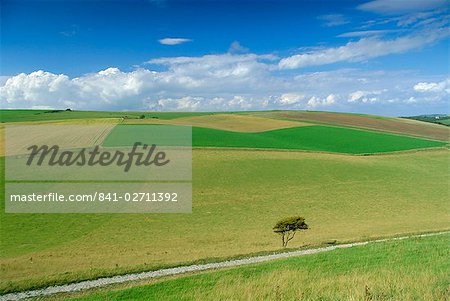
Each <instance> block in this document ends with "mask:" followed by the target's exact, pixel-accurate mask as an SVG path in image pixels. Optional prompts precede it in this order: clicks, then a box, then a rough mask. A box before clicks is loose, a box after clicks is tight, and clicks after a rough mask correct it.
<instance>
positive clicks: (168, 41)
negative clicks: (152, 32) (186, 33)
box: [158, 38, 192, 45]
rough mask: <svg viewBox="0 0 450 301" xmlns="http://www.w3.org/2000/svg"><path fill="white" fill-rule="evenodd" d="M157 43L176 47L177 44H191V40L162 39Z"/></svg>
mask: <svg viewBox="0 0 450 301" xmlns="http://www.w3.org/2000/svg"><path fill="white" fill-rule="evenodd" d="M158 42H159V43H161V44H163V45H178V44H183V43H186V42H192V40H191V39H185V38H164V39H160V40H158Z"/></svg>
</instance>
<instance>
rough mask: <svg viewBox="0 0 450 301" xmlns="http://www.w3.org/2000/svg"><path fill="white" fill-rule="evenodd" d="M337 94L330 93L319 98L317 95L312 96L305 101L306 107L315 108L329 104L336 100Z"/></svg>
mask: <svg viewBox="0 0 450 301" xmlns="http://www.w3.org/2000/svg"><path fill="white" fill-rule="evenodd" d="M336 99H337V96H336V95H335V94H330V95H328V96H327V97H325V98H320V97H317V96H312V97H311V98H310V99H309V100H308V102H307V103H306V106H307V108H317V107H323V106H330V105H333V104H334V103H335V102H336Z"/></svg>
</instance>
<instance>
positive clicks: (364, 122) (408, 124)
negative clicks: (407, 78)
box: [255, 111, 450, 141]
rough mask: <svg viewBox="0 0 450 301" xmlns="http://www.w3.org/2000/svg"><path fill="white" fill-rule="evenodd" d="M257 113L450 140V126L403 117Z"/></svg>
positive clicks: (317, 113) (318, 113)
mask: <svg viewBox="0 0 450 301" xmlns="http://www.w3.org/2000/svg"><path fill="white" fill-rule="evenodd" d="M255 114H257V115H258V116H267V117H273V118H282V119H287V120H298V121H303V122H313V123H323V124H332V125H341V126H351V127H357V128H366V129H372V130H380V131H386V132H392V133H398V134H404V135H411V136H418V137H425V138H428V139H435V140H442V141H449V140H450V128H448V127H445V126H442V125H437V124H431V123H426V122H419V121H415V120H408V119H403V118H389V117H379V116H370V115H358V114H346V113H329V112H304V111H275V112H263V113H255Z"/></svg>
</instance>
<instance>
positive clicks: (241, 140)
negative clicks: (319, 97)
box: [103, 125, 446, 154]
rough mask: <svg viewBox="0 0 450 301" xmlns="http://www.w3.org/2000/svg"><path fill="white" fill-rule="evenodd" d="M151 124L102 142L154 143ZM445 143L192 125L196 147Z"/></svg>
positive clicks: (386, 148)
mask: <svg viewBox="0 0 450 301" xmlns="http://www.w3.org/2000/svg"><path fill="white" fill-rule="evenodd" d="M148 126H149V125H118V126H116V127H114V129H113V130H112V131H111V132H110V134H109V135H108V137H106V139H105V141H104V142H103V145H104V146H126V145H133V144H134V143H135V142H136V141H140V142H149V143H151V141H153V140H154V137H151V136H150V137H149V136H148V135H149V134H148V133H149V131H148V130H147V127H148ZM150 126H152V125H150ZM150 133H151V132H150ZM152 139H153V140H152ZM445 144H446V143H444V142H439V141H431V140H424V139H420V138H412V137H406V136H399V135H392V134H386V133H377V132H368V131H362V130H355V129H349V128H339V127H329V126H301V127H293V128H285V129H278V130H272V131H266V132H260V133H243V132H232V131H224V130H217V129H211V128H202V127H193V128H192V145H193V146H197V147H234V148H263V149H270V148H273V149H300V150H312V151H326V152H336V153H347V154H365V153H380V152H392V151H400V150H410V149H419V148H428V147H437V146H444V145H445Z"/></svg>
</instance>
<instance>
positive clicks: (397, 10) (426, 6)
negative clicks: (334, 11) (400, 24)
mask: <svg viewBox="0 0 450 301" xmlns="http://www.w3.org/2000/svg"><path fill="white" fill-rule="evenodd" d="M445 5H448V2H447V0H407V1H405V0H374V1H370V2H366V3H363V4H361V5H359V6H358V9H360V10H363V11H368V12H373V13H379V14H385V15H395V14H404V13H410V12H418V11H426V10H431V9H435V8H438V7H443V6H445Z"/></svg>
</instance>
